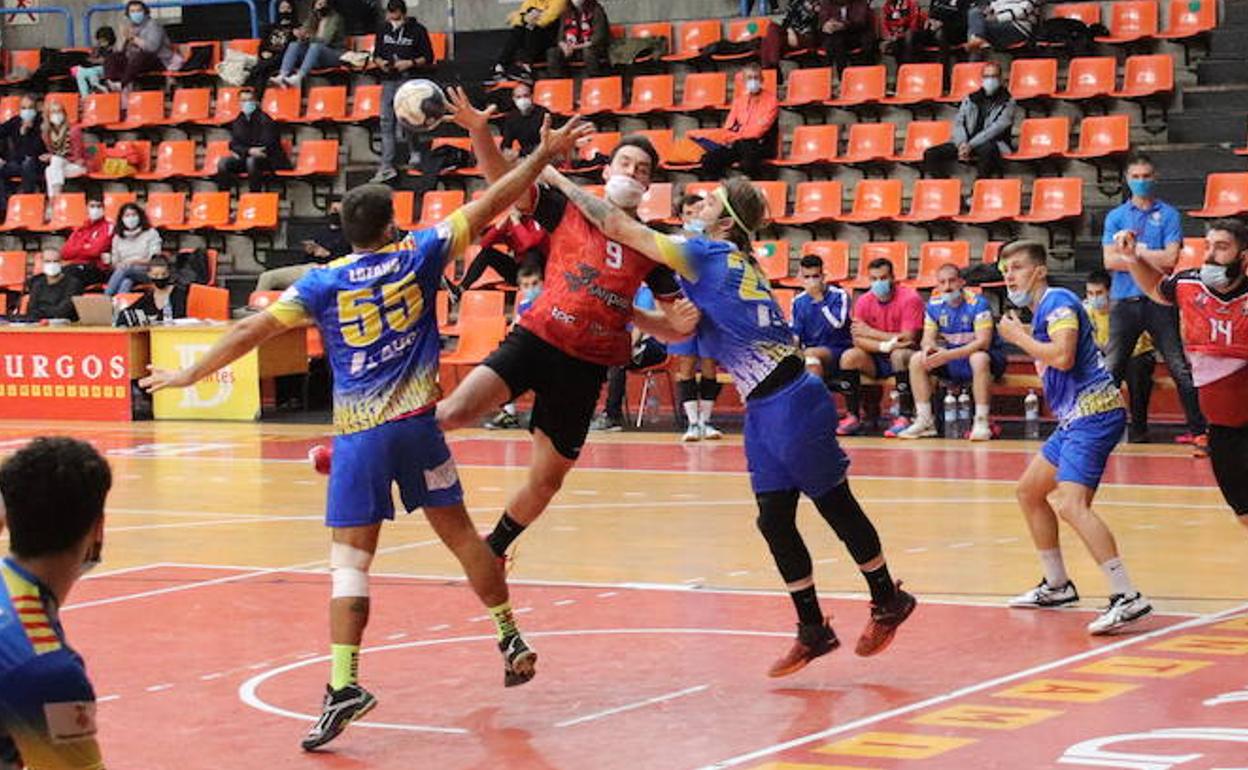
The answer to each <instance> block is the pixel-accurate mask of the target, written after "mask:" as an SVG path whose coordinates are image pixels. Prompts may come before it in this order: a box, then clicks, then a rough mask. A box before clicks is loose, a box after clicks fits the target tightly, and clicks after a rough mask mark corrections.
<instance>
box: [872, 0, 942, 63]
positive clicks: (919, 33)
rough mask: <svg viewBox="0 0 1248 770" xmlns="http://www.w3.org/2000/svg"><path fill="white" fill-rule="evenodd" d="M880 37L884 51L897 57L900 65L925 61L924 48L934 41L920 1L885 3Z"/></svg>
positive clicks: (901, 0)
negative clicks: (923, 57)
mask: <svg viewBox="0 0 1248 770" xmlns="http://www.w3.org/2000/svg"><path fill="white" fill-rule="evenodd" d="M880 36H881V38H882V41H881V42H882V46H881V48H882V50H883V51H884V52H885V53H891V54H892V55H893V56H894V57H896V59H897V63H898V64H908V63H910V62H916V61H919V60H921V59H922V50H923V47H924V46H926V45H929V44H931V43H932V42H933V41H934V38H933V37H932V35H931V33H930V32H928V30H927V14H925V13H923V9H922V8H920V7H919V2H918V0H884V5H883V6H882V7H881V8H880Z"/></svg>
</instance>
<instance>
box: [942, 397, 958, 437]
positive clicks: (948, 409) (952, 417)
mask: <svg viewBox="0 0 1248 770" xmlns="http://www.w3.org/2000/svg"><path fill="white" fill-rule="evenodd" d="M957 437H958V400H957V399H956V398H954V397H953V394H952V393H946V394H945V438H957Z"/></svg>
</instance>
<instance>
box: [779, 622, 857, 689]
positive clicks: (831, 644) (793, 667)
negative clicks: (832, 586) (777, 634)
mask: <svg viewBox="0 0 1248 770" xmlns="http://www.w3.org/2000/svg"><path fill="white" fill-rule="evenodd" d="M840 646H841V641H840V640H839V639H837V638H836V632H835V631H833V630H832V623H831V621H829V620H827V619H826V618H825V619H824V621H823V622H822V623H810V624H806V625H803V624H801V623H799V624H798V625H797V641H795V642H793V646H792V647H790V648H789V651H788V652H786V653H785V654H784V656H783V657H781V658H780V659H778V660H777V661H776V662H775V663H772V664H771V668H769V669H768V670H767V676H770V677H781V676H788V675H789V674H795V673H797V672H798V671H801V670H802V669H804V668H806V665H807V664H808V663H810V662H811V661H812V660H814V659H815V658H818V657H820V656H821V655H827V654H828V653H829V652H832V651H833V650H835V649H836V648H837V647H840Z"/></svg>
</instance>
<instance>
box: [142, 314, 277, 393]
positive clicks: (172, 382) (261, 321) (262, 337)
mask: <svg viewBox="0 0 1248 770" xmlns="http://www.w3.org/2000/svg"><path fill="white" fill-rule="evenodd" d="M288 328H290V327H288V326H286V325H285V324H283V323H282V322H281V321H279V320H277V318H275V317H274V316H272V315H270V314H269V313H257V314H255V315H253V316H251V317H249V318H246V319H244V320H242V321H239V322H238V323H237V324H235V325H234V327H233V328H232V329H230V330H229V331H228V332H227V333H226V334H225V336H224V337H222V338H220V339H219V340H217V341H216V343H215V344H213V346H212V347H211V348H209V349H208V352H207V353H205V354H204V356H203V358H201V359H199V360H198V361H196V362H195V363H193V364H191V365H190V366H188V367H186V368H185V369H179V370H178V371H176V372H174V371H169V370H168V369H156V368H154V367H150V366H149V367H148V368H149V369H151V374H149V375H147V376H146V377H144V378H143V379H141V380H139V387H141V388H143V389H144V390H146V391H147V392H148V393H155V392H156V391H158V390H164V389H165V388H186V387H190V386H191V385H194V384H195V383H197V382H199V381H200V380H202V379H203V378H205V377H207V376H208V375H210V374H212V373H213V372H215V371H217V370H218V369H220V368H222V367H223V366H226V365H228V364H229V363H231V362H232V361H234V360H236V359H239V358H242V357H243V356H244V355H246V354H247V353H249V352H250V351H251V350H252V349H253V348H257V347H259V346H260V345H261V344H263V343H264V342H265V341H266V340H268V339H270V338H272V337H276V336H277V335H279V334H281V333H282V332H284V331H286V330H287V329H288Z"/></svg>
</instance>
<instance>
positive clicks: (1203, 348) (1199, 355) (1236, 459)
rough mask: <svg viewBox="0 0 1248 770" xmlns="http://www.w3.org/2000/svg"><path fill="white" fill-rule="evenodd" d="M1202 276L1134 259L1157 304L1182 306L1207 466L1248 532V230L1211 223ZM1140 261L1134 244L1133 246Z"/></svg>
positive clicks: (1135, 273)
mask: <svg viewBox="0 0 1248 770" xmlns="http://www.w3.org/2000/svg"><path fill="white" fill-rule="evenodd" d="M1205 243H1206V244H1207V245H1208V254H1207V256H1206V257H1205V263H1204V264H1203V265H1201V267H1200V269H1199V270H1184V271H1182V272H1179V273H1175V274H1174V275H1171V276H1169V277H1166V276H1163V275H1162V274H1161V273H1159V272H1158V271H1157V270H1156V269H1155V268H1154V267H1153V266H1152V265H1149V264H1148V263H1147V262H1143V261H1141V260H1138V259H1130V260H1129V261H1128V266H1129V267H1130V269H1131V276H1132V277H1133V278H1135V281H1136V283H1138V284H1139V285H1140V288H1141V289H1143V290H1144V291H1145V292H1147V293H1148V295H1149V296H1150V297H1152V298H1153V299H1155V300H1156V301H1158V302H1162V303H1165V304H1170V305H1178V306H1179V317H1180V319H1182V323H1181V324H1180V326H1181V328H1182V331H1183V347H1184V348H1185V349H1186V350H1187V356H1188V358H1189V359H1191V362H1192V379H1193V380H1195V382H1196V388H1197V392H1198V394H1199V395H1200V409H1201V411H1202V412H1204V413H1205V417H1206V418H1207V419H1208V420H1209V459H1210V460H1211V461H1212V464H1213V475H1214V477H1215V478H1217V480H1218V487H1219V488H1221V490H1222V496H1223V497H1225V498H1226V502H1227V503H1228V504H1229V505H1230V506H1231V510H1233V511H1234V512H1235V515H1236V516H1237V517H1238V519H1239V523H1240V524H1243V525H1244V526H1245V527H1248V396H1245V394H1248V225H1245V224H1244V223H1243V222H1240V221H1239V220H1236V219H1218V220H1215V221H1213V222H1210V223H1209V225H1208V231H1207V232H1206V234H1205ZM1128 246H1129V247H1130V253H1132V254H1134V253H1135V252H1134V248H1135V247H1134V244H1128Z"/></svg>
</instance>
